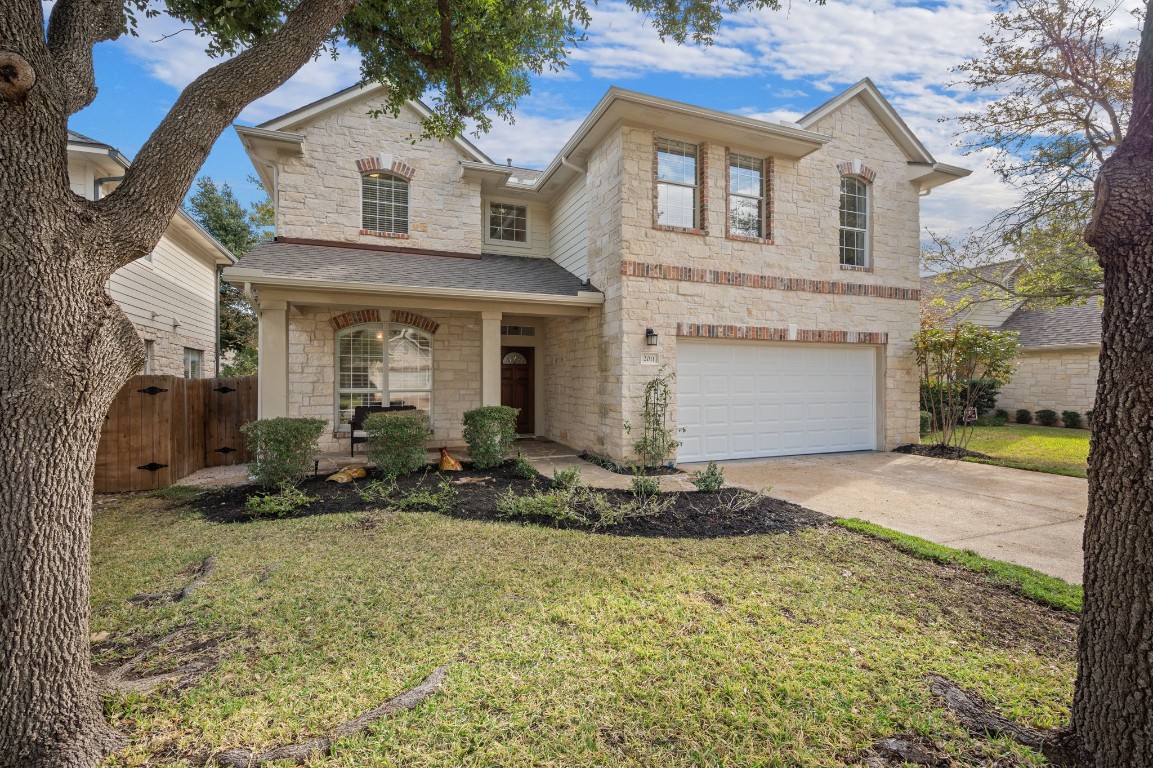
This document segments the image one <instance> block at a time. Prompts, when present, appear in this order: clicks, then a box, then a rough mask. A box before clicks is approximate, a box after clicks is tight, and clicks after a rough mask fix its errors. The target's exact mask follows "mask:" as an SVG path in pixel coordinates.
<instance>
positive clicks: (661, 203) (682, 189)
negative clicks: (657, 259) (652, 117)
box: [657, 139, 700, 229]
mask: <svg viewBox="0 0 1153 768" xmlns="http://www.w3.org/2000/svg"><path fill="white" fill-rule="evenodd" d="M697 153H698V148H697V145H696V144H686V143H685V142H683V141H675V140H673V139H657V224H660V225H662V226H666V227H678V228H683V229H696V228H697V220H698V219H697V216H698V214H699V210H700V205H699V197H698V194H699V191H698V190H699V185H700V178H699V175H698V171H697V169H698V166H699V164H698V162H697Z"/></svg>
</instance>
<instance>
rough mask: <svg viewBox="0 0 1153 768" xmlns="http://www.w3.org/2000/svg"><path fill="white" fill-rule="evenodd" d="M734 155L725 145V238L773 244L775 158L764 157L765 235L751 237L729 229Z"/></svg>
mask: <svg viewBox="0 0 1153 768" xmlns="http://www.w3.org/2000/svg"><path fill="white" fill-rule="evenodd" d="M738 154H739V153H738ZM732 155H733V152H732V150H730V149H729V148H728V147H725V220H724V222H723V226H724V228H725V239H726V240H736V241H737V242H738V243H759V244H761V245H773V158H771V157H765V158H762V162H763V163H764V166H763V169H762V175H761V230H762V231H763V232H764V233H765V234H764V237H749V236H748V235H734V234H733V233H732V232H730V231H729V223H730V222H731V221H732V208H731V207H730V201H729V196H730V195H731V194H732V186H733V182H732V172H733V165H732Z"/></svg>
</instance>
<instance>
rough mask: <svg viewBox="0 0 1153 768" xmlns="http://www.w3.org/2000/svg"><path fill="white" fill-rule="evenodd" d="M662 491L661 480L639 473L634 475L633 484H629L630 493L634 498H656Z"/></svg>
mask: <svg viewBox="0 0 1153 768" xmlns="http://www.w3.org/2000/svg"><path fill="white" fill-rule="evenodd" d="M660 490H661V481H660V478H657V477H649V476H648V475H645V474H642V473H641V472H639V471H638V472H637V473H636V474H634V475H633V479H632V482H631V483H629V491H631V492H632V494H633V496H641V497H644V496H655V495H656V494H658V493H660Z"/></svg>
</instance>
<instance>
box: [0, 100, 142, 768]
mask: <svg viewBox="0 0 1153 768" xmlns="http://www.w3.org/2000/svg"><path fill="white" fill-rule="evenodd" d="M2 117H3V126H2V127H0V216H2V217H3V220H4V223H3V225H2V226H0V285H2V286H3V290H2V291H0V766H2V767H3V768H10V767H11V768H15V766H20V767H21V768H39V767H40V766H43V767H44V768H47V767H48V766H52V767H53V768H60V767H61V766H64V767H66V768H71V767H72V766H85V767H87V766H91V765H94V764H95V763H97V762H99V760H100V759H101V758H102V757H103V756H104V755H106V754H108V753H109V752H110V751H111V750H113V749H115V748H117V747H118V746H119V745H120V744H121V743H122V738H121V737H120V736H119V734H117V733H115V732H114V731H113V730H112V729H111V728H110V727H109V726H108V725H107V723H106V722H105V720H104V717H103V714H102V708H101V704H100V701H99V698H98V697H97V695H96V693H95V688H94V686H93V684H92V674H91V670H90V651H89V642H88V610H89V593H88V583H89V562H90V554H89V543H90V538H91V534H90V532H91V519H92V503H91V502H92V473H93V466H94V462H95V454H96V446H97V440H98V439H99V433H100V426H101V423H102V421H103V418H104V414H105V413H107V411H108V407H109V405H110V404H111V402H112V400H113V398H114V397H115V396H116V393H117V392H118V391H119V389H120V387H121V386H122V385H123V383H124V382H125V381H126V380H127V378H128V377H129V376H130V375H131V374H132V373H133V372H135V371H136V370H137V369H139V367H140V364H141V363H142V362H143V355H144V350H143V345H142V344H141V342H140V340H139V338H138V336H137V335H136V332H135V330H134V329H133V327H132V325H131V324H130V323H129V321H128V319H127V318H126V317H125V316H124V314H123V312H121V310H120V308H119V307H118V306H117V305H116V304H115V302H113V301H112V300H111V299H109V298H108V297H107V295H106V294H105V290H104V283H105V279H106V278H105V274H106V273H105V272H104V269H106V267H107V265H108V264H111V263H112V258H113V254H111V253H110V246H109V245H108V243H109V242H110V237H109V232H108V228H107V227H106V226H105V225H104V224H103V222H102V221H101V218H100V216H99V214H98V212H96V210H95V207H94V206H93V205H92V204H91V203H90V202H89V201H86V200H83V199H81V198H79V197H77V196H76V195H74V194H72V193H71V192H70V191H69V188H68V173H67V157H66V153H65V141H64V135H65V127H66V120H67V116H66V114H65V112H64V110H63V109H62V108H60V107H56V108H52V106H51V104H50V103H48V102H47V101H46V100H45V99H43V98H37V97H36V95H35V94H33V95H32V96H30V97H29V98H28V99H27V100H26V101H24V102H23V103H19V104H8V105H6V108H5V109H4V111H3V114H2Z"/></svg>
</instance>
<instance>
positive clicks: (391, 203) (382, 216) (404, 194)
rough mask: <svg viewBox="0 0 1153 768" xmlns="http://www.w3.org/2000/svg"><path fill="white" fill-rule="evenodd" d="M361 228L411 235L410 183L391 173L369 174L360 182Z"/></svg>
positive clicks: (362, 177)
mask: <svg viewBox="0 0 1153 768" xmlns="http://www.w3.org/2000/svg"><path fill="white" fill-rule="evenodd" d="M360 199H361V207H360V210H361V228H362V229H367V230H371V231H373V232H388V233H390V234H394V235H407V234H408V182H407V181H405V180H404V179H402V178H400V177H399V176H393V175H392V174H388V173H379V172H376V173H366V174H364V175H363V176H361V181H360Z"/></svg>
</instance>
